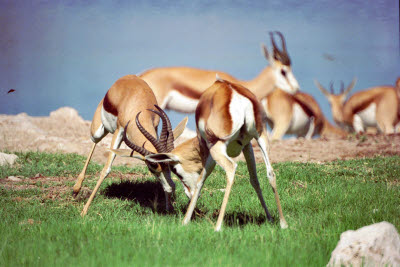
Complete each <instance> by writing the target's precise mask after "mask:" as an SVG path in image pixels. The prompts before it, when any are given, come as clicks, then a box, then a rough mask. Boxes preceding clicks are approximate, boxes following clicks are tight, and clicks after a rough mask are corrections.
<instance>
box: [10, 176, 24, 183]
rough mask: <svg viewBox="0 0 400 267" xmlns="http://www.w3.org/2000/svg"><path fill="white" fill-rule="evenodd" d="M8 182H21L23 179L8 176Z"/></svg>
mask: <svg viewBox="0 0 400 267" xmlns="http://www.w3.org/2000/svg"><path fill="white" fill-rule="evenodd" d="M7 179H8V180H10V181H12V182H21V181H22V179H21V178H19V177H16V176H8V177H7Z"/></svg>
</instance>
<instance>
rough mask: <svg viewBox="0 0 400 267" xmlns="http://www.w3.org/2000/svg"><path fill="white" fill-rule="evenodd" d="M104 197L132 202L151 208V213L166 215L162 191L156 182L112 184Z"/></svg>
mask: <svg viewBox="0 0 400 267" xmlns="http://www.w3.org/2000/svg"><path fill="white" fill-rule="evenodd" d="M104 195H105V196H106V197H108V198H119V199H123V200H132V201H135V202H137V203H139V204H140V206H142V207H145V208H151V209H152V210H153V212H157V213H167V211H166V209H165V204H166V203H165V196H164V190H163V188H162V186H161V184H160V183H158V182H153V181H143V182H138V183H134V182H131V181H124V182H121V183H119V184H117V183H114V184H111V185H109V186H108V187H107V188H106V189H105V191H104Z"/></svg>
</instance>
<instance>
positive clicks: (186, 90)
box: [172, 83, 202, 99]
mask: <svg viewBox="0 0 400 267" xmlns="http://www.w3.org/2000/svg"><path fill="white" fill-rule="evenodd" d="M172 88H174V89H175V90H177V91H178V92H179V93H181V94H182V95H184V96H186V97H189V98H192V99H199V98H200V96H201V94H202V93H200V92H197V91H196V90H194V89H193V88H191V87H189V86H185V85H183V84H179V83H176V84H174V85H173V86H172Z"/></svg>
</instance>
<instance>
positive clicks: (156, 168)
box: [73, 75, 187, 217]
mask: <svg viewBox="0 0 400 267" xmlns="http://www.w3.org/2000/svg"><path fill="white" fill-rule="evenodd" d="M154 105H157V101H156V98H155V96H154V94H153V91H152V90H151V89H150V87H149V86H148V85H147V83H146V82H145V81H143V80H142V79H140V78H138V77H137V76H135V75H127V76H124V77H122V78H120V79H119V80H117V81H116V82H115V83H114V84H113V85H112V86H111V88H110V89H109V90H108V91H107V93H106V95H105V97H104V98H103V99H102V100H101V101H100V103H99V105H98V106H97V109H96V112H95V114H94V116H93V120H92V124H91V126H90V137H91V139H92V141H93V146H92V149H91V150H90V153H89V156H88V158H87V160H86V163H85V165H84V167H83V169H82V172H81V173H80V174H79V176H78V178H77V180H76V183H75V185H74V187H73V194H74V195H75V196H76V195H77V194H78V193H79V191H80V190H81V187H82V182H83V180H84V179H85V173H86V169H87V166H88V164H89V161H90V159H91V157H92V155H93V152H94V149H95V147H96V144H97V143H98V142H100V141H101V140H102V139H103V138H104V136H106V135H107V134H108V133H112V134H113V138H112V141H111V148H112V149H117V148H119V146H120V145H121V142H122V138H123V137H124V138H125V141H126V143H127V145H128V146H129V147H130V148H132V149H133V150H134V151H136V152H138V154H135V157H137V158H140V159H143V157H144V156H146V155H149V154H152V153H156V152H157V153H159V152H169V151H171V150H172V149H173V147H174V145H173V137H172V138H171V137H168V135H169V136H170V135H171V134H167V131H168V129H167V125H166V123H164V120H163V128H162V131H161V134H160V139H159V140H157V139H155V138H154V136H157V126H158V123H159V120H160V118H159V116H156V115H155V114H154V112H150V111H148V110H147V109H150V108H153V106H154ZM141 111H143V112H142V113H141V119H142V126H141V127H143V128H146V129H147V131H148V132H149V135H148V136H143V134H142V131H141V130H140V129H139V128H138V127H137V126H136V125H135V124H131V125H129V126H128V122H129V121H130V120H133V119H135V116H137V115H138V114H139V113H140V112H141ZM186 122H187V118H186V119H184V120H183V121H182V122H181V123H180V124H179V125H178V126H177V128H176V129H175V130H174V133H173V134H174V136H175V137H178V136H179V135H180V134H181V133H182V131H183V130H184V128H185V125H186ZM125 125H126V127H125V128H124V126H125ZM151 137H153V138H151ZM148 140H149V141H150V142H146V141H148ZM171 140H172V141H171ZM115 156H116V155H115V153H113V152H112V151H111V152H110V153H109V155H108V159H107V162H106V164H105V165H104V168H103V169H102V171H101V174H100V178H99V180H98V181H97V184H96V187H95V188H94V189H93V192H92V193H91V195H90V197H89V200H88V201H87V203H86V205H85V206H84V208H83V210H82V212H81V216H82V217H83V216H85V215H86V213H87V212H88V209H89V206H90V204H91V202H92V200H93V198H94V196H95V194H96V192H97V190H98V189H99V187H100V185H101V183H102V182H103V180H104V179H105V178H106V177H107V175H108V174H109V173H110V171H111V165H112V163H113V161H114V159H115ZM145 163H146V165H147V167H148V168H149V170H150V171H151V172H152V173H153V174H154V175H155V176H156V177H157V178H158V179H159V180H160V181H161V184H162V186H163V189H164V192H165V198H166V209H167V210H169V209H170V207H172V204H171V196H172V194H173V192H174V190H175V184H174V182H173V181H172V179H171V171H170V169H169V166H168V165H166V164H155V163H153V162H149V161H145Z"/></svg>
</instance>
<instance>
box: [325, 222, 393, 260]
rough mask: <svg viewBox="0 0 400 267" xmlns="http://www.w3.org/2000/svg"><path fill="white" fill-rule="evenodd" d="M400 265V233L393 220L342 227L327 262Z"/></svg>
mask: <svg viewBox="0 0 400 267" xmlns="http://www.w3.org/2000/svg"><path fill="white" fill-rule="evenodd" d="M342 265H344V266H386V265H387V266H400V237H399V234H398V233H397V230H396V228H395V227H394V225H393V224H391V223H388V222H380V223H376V224H372V225H369V226H365V227H362V228H360V229H358V230H356V231H352V230H349V231H346V232H343V233H342V234H341V235H340V241H339V243H338V245H337V246H336V248H335V250H334V251H333V252H332V254H331V259H330V260H329V263H328V266H342Z"/></svg>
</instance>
